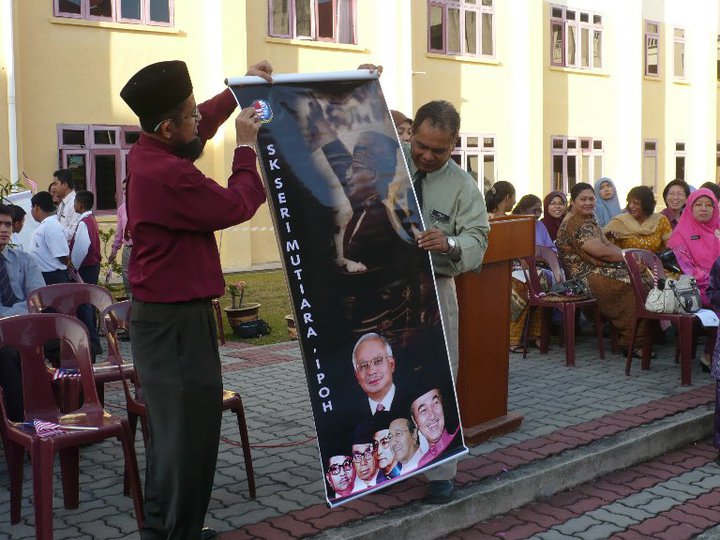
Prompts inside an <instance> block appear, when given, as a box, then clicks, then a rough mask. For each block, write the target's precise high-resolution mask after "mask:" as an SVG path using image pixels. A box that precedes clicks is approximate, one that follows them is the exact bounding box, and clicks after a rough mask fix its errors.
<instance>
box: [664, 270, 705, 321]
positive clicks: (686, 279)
mask: <svg viewBox="0 0 720 540" xmlns="http://www.w3.org/2000/svg"><path fill="white" fill-rule="evenodd" d="M667 286H669V287H670V290H671V291H672V292H673V294H674V295H675V298H676V299H677V310H676V313H695V312H696V311H699V310H700V308H701V307H702V302H701V300H700V289H698V286H697V282H696V281H695V278H694V277H692V276H687V275H685V274H683V275H682V276H680V277H679V278H678V280H677V281H675V280H674V279H668V282H667Z"/></svg>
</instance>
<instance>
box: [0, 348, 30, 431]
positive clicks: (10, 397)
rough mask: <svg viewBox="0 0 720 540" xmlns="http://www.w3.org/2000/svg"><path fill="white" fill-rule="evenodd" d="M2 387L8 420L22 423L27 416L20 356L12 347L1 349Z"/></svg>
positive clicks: (0, 374) (0, 379)
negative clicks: (24, 404)
mask: <svg viewBox="0 0 720 540" xmlns="http://www.w3.org/2000/svg"><path fill="white" fill-rule="evenodd" d="M0 387H2V391H3V397H4V398H5V409H6V410H7V415H8V418H9V419H10V420H12V421H13V422H22V421H23V420H24V419H25V418H24V416H25V414H24V411H23V389H22V370H21V369H20V355H19V354H18V352H17V351H16V350H15V349H13V348H11V347H2V348H0Z"/></svg>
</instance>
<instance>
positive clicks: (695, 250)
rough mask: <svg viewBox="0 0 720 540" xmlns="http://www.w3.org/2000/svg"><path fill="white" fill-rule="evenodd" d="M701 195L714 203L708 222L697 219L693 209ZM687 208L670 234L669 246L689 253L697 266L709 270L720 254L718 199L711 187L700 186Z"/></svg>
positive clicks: (691, 197)
mask: <svg viewBox="0 0 720 540" xmlns="http://www.w3.org/2000/svg"><path fill="white" fill-rule="evenodd" d="M700 197H707V198H708V199H710V200H711V201H712V202H713V205H714V208H713V213H712V217H711V218H710V221H708V222H706V223H700V222H699V221H698V220H696V219H695V216H694V215H693V211H692V207H693V204H694V203H695V201H697V200H698V199H699V198H700ZM685 208H686V210H685V212H683V213H682V215H681V216H680V220H679V221H678V225H677V227H675V230H674V231H673V232H672V234H671V235H670V239H669V240H668V247H670V248H672V250H673V251H676V252H677V251H680V252H681V253H682V254H683V255H689V256H690V257H691V258H692V260H693V261H694V262H695V265H696V266H698V267H700V268H701V269H704V270H705V271H706V272H709V271H710V269H711V268H712V265H713V263H714V262H715V259H717V258H718V257H719V256H720V238H719V237H718V236H716V231H718V230H720V211H719V210H718V202H717V199H716V198H715V195H714V194H713V192H712V191H710V190H709V189H707V188H700V189H697V190H695V191H693V192H692V193H691V194H690V197H688V201H687V204H686V205H685ZM717 234H720V232H718V233H717ZM678 259H680V257H678ZM683 270H685V269H683ZM693 273H694V272H693ZM696 277H697V276H696Z"/></svg>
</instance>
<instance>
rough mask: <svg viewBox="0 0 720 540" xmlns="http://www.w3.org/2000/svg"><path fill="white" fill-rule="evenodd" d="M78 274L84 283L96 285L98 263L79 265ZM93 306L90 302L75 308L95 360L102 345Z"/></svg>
mask: <svg viewBox="0 0 720 540" xmlns="http://www.w3.org/2000/svg"><path fill="white" fill-rule="evenodd" d="M78 274H80V277H81V278H82V280H83V281H84V282H85V283H92V284H93V285H97V282H98V277H99V276H100V264H94V265H92V266H81V267H80V268H79V269H78ZM95 311H96V310H95V308H94V307H93V306H92V305H91V304H81V305H80V307H78V310H77V317H78V319H80V320H81V321H82V322H83V323H85V326H87V329H88V333H89V334H90V343H91V345H92V353H93V354H92V357H93V361H94V360H95V355H96V354H100V353H101V352H102V345H100V338H99V337H98V331H97V324H96V322H95V321H96V316H95Z"/></svg>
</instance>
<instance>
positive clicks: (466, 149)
mask: <svg viewBox="0 0 720 540" xmlns="http://www.w3.org/2000/svg"><path fill="white" fill-rule="evenodd" d="M473 137H475V138H477V140H478V144H477V146H470V145H468V139H470V138H473ZM485 139H491V141H492V142H491V145H490V146H486V145H485ZM451 156H459V157H460V163H458V165H459V166H460V167H461V168H462V170H464V171H466V172H468V174H470V175H472V173H471V172H470V171H469V170H468V167H467V162H468V156H477V157H478V177H477V178H476V179H475V181H476V183H477V186H478V189H479V190H480V191H481V192H482V193H483V194H484V193H485V192H486V191H487V189H489V186H492V185H493V184H494V183H495V182H497V135H496V134H494V133H479V132H466V133H460V134H458V139H457V143H456V144H455V148H454V149H453V151H452V153H451ZM486 156H490V157H492V158H493V160H492V161H493V178H492V179H491V182H490V184H489V186H488V187H487V189H486V186H485V176H484V168H485V167H484V164H485V157H486ZM451 159H452V157H451ZM481 175H482V178H481Z"/></svg>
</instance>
